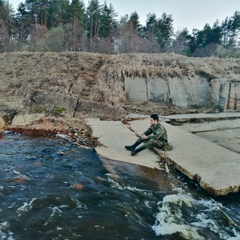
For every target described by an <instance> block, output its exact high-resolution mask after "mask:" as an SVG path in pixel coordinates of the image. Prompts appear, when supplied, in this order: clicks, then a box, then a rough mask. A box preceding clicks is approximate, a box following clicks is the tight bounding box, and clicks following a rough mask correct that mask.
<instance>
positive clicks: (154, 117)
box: [150, 114, 158, 120]
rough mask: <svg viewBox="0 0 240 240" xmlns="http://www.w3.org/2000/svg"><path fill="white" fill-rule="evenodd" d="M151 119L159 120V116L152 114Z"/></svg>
mask: <svg viewBox="0 0 240 240" xmlns="http://www.w3.org/2000/svg"><path fill="white" fill-rule="evenodd" d="M150 118H152V119H153V120H158V115H157V114H152V115H151V116H150Z"/></svg>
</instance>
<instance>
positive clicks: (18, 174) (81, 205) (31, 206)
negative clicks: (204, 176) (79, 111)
mask: <svg viewBox="0 0 240 240" xmlns="http://www.w3.org/2000/svg"><path fill="white" fill-rule="evenodd" d="M104 163H107V164H108V166H110V168H111V169H112V170H111V173H110V172H109V171H108V170H106V168H105V166H104V164H103V162H102V161H101V159H100V158H99V156H98V155H97V154H96V152H94V151H92V150H86V149H81V148H79V147H76V146H74V145H72V144H71V143H70V142H69V141H67V140H66V139H63V138H57V139H46V138H29V137H26V136H21V135H18V134H9V133H8V134H7V133H6V134H3V135H2V136H1V137H0V176H1V178H0V236H1V239H2V240H5V239H10V240H13V239H24V240H28V239H29V240H32V239H64V240H65V239H126V240H130V239H139V240H140V239H166V240H170V239H172V240H178V239H180V240H181V239H194V240H195V239H240V232H239V230H238V228H237V227H235V226H234V225H233V224H230V223H229V222H228V221H227V219H226V217H224V215H223V213H222V212H221V211H219V210H217V207H220V208H221V209H222V210H223V211H224V213H226V214H227V215H228V216H229V217H230V218H231V219H232V220H233V221H234V222H235V223H237V224H238V225H239V224H240V215H239V211H240V201H239V197H240V194H233V195H229V196H226V197H221V198H213V197H212V196H210V195H209V194H207V193H206V192H205V191H204V190H202V189H201V188H200V187H199V186H198V184H197V183H195V182H192V181H190V180H188V179H186V178H185V177H184V176H182V175H181V174H180V173H178V172H174V171H171V173H169V174H166V173H165V172H164V171H159V170H152V169H147V168H144V167H140V166H135V165H131V164H126V163H120V162H116V161H111V160H104ZM108 169H109V168H108ZM233 177H234V176H233Z"/></svg>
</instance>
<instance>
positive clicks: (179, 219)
mask: <svg viewBox="0 0 240 240" xmlns="http://www.w3.org/2000/svg"><path fill="white" fill-rule="evenodd" d="M158 204H159V213H158V214H157V215H156V221H155V224H154V226H152V229H153V230H154V231H155V233H156V235H157V236H160V235H168V234H169V235H171V234H174V233H179V234H180V235H181V236H183V237H184V238H186V239H198V240H201V239H203V240H204V239H205V237H203V236H201V233H200V230H201V231H204V229H207V231H212V232H214V233H215V234H216V235H218V236H219V239H229V238H230V237H231V236H229V232H228V233H227V232H226V231H224V229H222V228H221V227H220V226H219V223H218V222H217V219H214V217H213V215H212V212H213V210H215V209H216V206H217V205H220V204H219V203H217V202H215V201H214V200H209V201H204V200H195V199H194V198H193V197H191V196H190V195H187V194H183V193H177V194H172V195H167V196H165V197H164V198H163V201H161V202H159V203H158ZM196 211H199V213H198V212H197V213H196ZM191 219H194V220H192V222H190V221H191ZM228 230H229V229H228ZM232 235H235V236H239V235H237V234H236V232H235V233H234V232H233V234H232ZM233 239H234V240H235V238H233ZM236 239H238V238H236ZM239 239H240V238H239Z"/></svg>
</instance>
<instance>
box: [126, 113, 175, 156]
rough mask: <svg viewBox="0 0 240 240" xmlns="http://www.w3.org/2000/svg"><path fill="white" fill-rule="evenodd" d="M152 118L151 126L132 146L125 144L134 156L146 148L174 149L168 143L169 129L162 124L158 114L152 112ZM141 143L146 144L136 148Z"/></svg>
mask: <svg viewBox="0 0 240 240" xmlns="http://www.w3.org/2000/svg"><path fill="white" fill-rule="evenodd" d="M150 120H151V126H150V127H149V128H148V129H147V130H146V131H145V132H144V133H143V134H142V135H141V136H140V137H139V138H138V139H137V141H136V142H135V143H134V144H133V145H131V146H125V148H126V149H127V150H128V151H131V152H132V153H131V155H132V156H135V155H136V154H137V153H139V152H141V151H142V150H144V149H146V148H153V147H156V148H159V149H161V150H164V151H166V150H171V149H172V147H171V146H170V145H169V144H168V137H167V131H166V129H165V127H164V126H162V125H161V124H160V122H159V118H158V115H157V114H152V115H151V116H150ZM141 143H144V145H143V146H141V147H139V148H137V149H136V147H137V146H138V145H140V144H141Z"/></svg>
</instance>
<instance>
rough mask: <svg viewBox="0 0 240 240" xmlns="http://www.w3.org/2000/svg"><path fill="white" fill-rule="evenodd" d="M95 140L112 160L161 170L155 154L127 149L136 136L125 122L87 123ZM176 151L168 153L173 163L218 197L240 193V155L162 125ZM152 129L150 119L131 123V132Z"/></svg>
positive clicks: (88, 121) (101, 153) (99, 150)
mask: <svg viewBox="0 0 240 240" xmlns="http://www.w3.org/2000/svg"><path fill="white" fill-rule="evenodd" d="M86 121H87V123H88V124H89V125H90V126H91V128H92V130H93V135H94V136H95V137H100V139H99V141H100V142H101V143H102V144H103V145H104V146H100V147H97V149H96V151H97V152H98V153H99V154H100V155H102V156H105V157H107V158H109V159H113V160H119V161H124V162H129V163H135V164H138V165H143V166H147V167H151V168H159V163H158V160H159V159H158V157H157V156H156V154H154V153H152V152H151V151H148V150H146V151H143V152H141V153H139V154H138V155H136V156H134V157H132V156H130V152H128V151H126V150H125V149H124V146H125V145H128V144H131V143H133V142H134V141H135V140H136V136H135V133H133V132H132V131H131V130H130V129H129V128H128V127H127V126H126V125H124V124H122V123H121V122H116V121H115V122H112V121H100V120H99V119H87V120H86ZM162 124H163V125H164V126H165V127H166V129H167V131H168V136H169V141H170V143H171V144H172V145H173V146H174V149H173V150H172V151H170V152H167V153H166V154H167V157H168V158H169V159H170V162H171V163H172V164H173V165H174V166H175V167H176V168H177V169H178V170H179V171H181V172H182V173H184V174H185V175H187V176H188V177H189V178H191V179H194V180H197V181H199V184H200V185H201V186H202V187H203V188H204V189H205V190H207V191H208V192H209V193H210V194H212V195H214V196H221V195H227V194H229V193H231V192H238V191H240V157H239V154H237V153H235V152H232V151H230V150H228V149H226V148H223V147H221V146H218V145H216V144H214V143H212V142H209V141H207V140H205V139H203V138H200V137H198V136H195V135H193V134H191V133H188V132H186V131H184V130H182V129H180V128H179V127H175V126H172V125H170V124H168V123H165V122H163V123H162ZM149 125H150V121H149V119H143V120H136V121H131V122H130V128H131V129H133V130H134V131H135V132H136V133H137V134H141V133H142V132H143V131H144V130H146V129H147V128H148V127H149Z"/></svg>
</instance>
